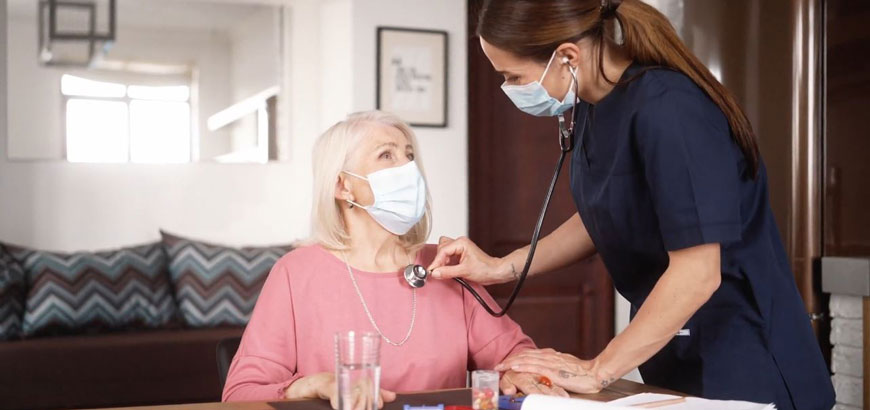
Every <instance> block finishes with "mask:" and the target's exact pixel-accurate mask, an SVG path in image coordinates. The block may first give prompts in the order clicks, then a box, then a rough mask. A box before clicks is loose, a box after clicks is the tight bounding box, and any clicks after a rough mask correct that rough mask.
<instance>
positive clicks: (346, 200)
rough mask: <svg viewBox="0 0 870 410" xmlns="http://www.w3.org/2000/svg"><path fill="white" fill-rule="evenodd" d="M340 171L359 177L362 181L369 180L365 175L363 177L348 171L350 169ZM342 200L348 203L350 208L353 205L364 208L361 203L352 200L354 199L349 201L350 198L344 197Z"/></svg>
mask: <svg viewBox="0 0 870 410" xmlns="http://www.w3.org/2000/svg"><path fill="white" fill-rule="evenodd" d="M341 172H343V173H345V174H348V175H350V176H352V177H357V178H359V179H361V180H363V181H366V182H368V180H369V179H368V178H366V177H364V176H362V175H359V174H354V173H353V172H350V171H341ZM344 201H345V202H347V203H349V204H350V209H353V207H354V206H356V207H359V208H362V209H366V207H364V206H362V205H360V204H358V203H356V202H354V201H351V200H350V199H345V200H344Z"/></svg>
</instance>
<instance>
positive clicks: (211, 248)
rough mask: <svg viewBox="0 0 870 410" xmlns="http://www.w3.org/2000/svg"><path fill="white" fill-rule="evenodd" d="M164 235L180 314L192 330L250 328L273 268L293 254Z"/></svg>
mask: <svg viewBox="0 0 870 410" xmlns="http://www.w3.org/2000/svg"><path fill="white" fill-rule="evenodd" d="M161 235H162V236H163V244H164V247H165V249H166V254H167V255H168V256H169V274H170V277H171V278H172V283H173V287H174V289H175V299H176V300H177V302H178V309H179V312H180V313H181V317H182V320H183V321H184V323H185V324H186V325H188V326H192V327H211V326H220V325H237V326H238V325H245V324H247V323H248V320H249V319H250V318H251V312H252V311H253V310H254V304H255V303H256V302H257V296H258V295H259V294H260V289H261V288H262V287H263V282H265V280H266V276H267V275H268V274H269V271H270V270H271V269H272V265H274V264H275V262H277V261H278V259H279V258H280V257H281V256H283V255H284V254H285V253H287V252H290V251H291V250H292V249H293V248H292V246H290V245H285V246H268V247H247V248H233V247H228V246H221V245H215V244H210V243H205V242H200V241H195V240H191V239H186V238H182V237H179V236H175V235H172V234H169V233H166V232H163V231H161Z"/></svg>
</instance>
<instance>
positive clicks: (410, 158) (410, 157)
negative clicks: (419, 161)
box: [408, 153, 414, 161]
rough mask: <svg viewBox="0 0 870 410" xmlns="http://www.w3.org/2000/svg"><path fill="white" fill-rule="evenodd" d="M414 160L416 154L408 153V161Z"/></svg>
mask: <svg viewBox="0 0 870 410" xmlns="http://www.w3.org/2000/svg"><path fill="white" fill-rule="evenodd" d="M413 160H414V154H413V153H411V154H408V161H413Z"/></svg>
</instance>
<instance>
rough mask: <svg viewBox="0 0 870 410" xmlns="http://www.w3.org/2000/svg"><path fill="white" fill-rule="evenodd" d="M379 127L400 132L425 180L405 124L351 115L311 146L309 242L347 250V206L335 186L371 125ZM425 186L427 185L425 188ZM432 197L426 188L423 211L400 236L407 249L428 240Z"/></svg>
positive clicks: (379, 115) (370, 114)
mask: <svg viewBox="0 0 870 410" xmlns="http://www.w3.org/2000/svg"><path fill="white" fill-rule="evenodd" d="M373 124H380V125H385V126H389V127H393V128H395V129H397V130H399V131H401V132H402V134H404V135H405V137H406V138H407V139H408V142H409V143H410V144H411V146H412V147H413V149H414V161H415V162H416V163H417V167H418V168H419V169H420V173H421V174H422V175H423V180H424V181H425V180H426V173H425V172H424V171H423V163H422V160H421V158H420V149H419V145H418V144H417V137H416V136H415V135H414V131H413V130H411V127H409V126H408V124H405V123H404V122H403V121H402V120H400V119H399V118H398V117H396V116H395V115H393V114H390V113H386V112H383V111H365V112H359V113H354V114H351V115H349V116H348V117H347V119H345V120H344V121H341V122H339V123H337V124H335V125H333V126H332V127H330V128H329V129H328V130H326V132H324V133H323V135H321V136H320V137H319V138H318V139H317V142H316V143H315V145H314V158H313V162H314V186H313V188H314V195H313V203H312V205H311V238H309V240H308V241H306V242H309V243H318V244H320V245H322V246H323V247H325V248H327V249H333V250H345V249H348V248H349V247H350V235H349V234H348V231H347V224H346V223H345V221H344V217H343V214H342V212H341V207H342V206H344V205H345V204H346V202H345V201H341V200H339V199H337V198H336V197H335V187H336V184H337V182H338V176H339V174H341V171H345V170H347V169H348V167H349V166H351V165H353V164H349V161H350V159H351V158H352V157H353V155H352V154H353V152H354V151H355V150H356V149H357V147H358V146H359V142H360V141H361V140H362V139H363V138H364V137H365V136H366V135H367V134H368V133H369V132H370V131H371V125H373ZM428 185H429V184H428V183H427V184H426V186H427V187H428ZM430 204H431V198H430V196H429V192H428V189H427V192H426V212H425V214H424V215H423V218H422V219H420V222H418V223H417V224H416V225H414V227H413V228H411V230H410V231H408V233H406V234H405V235H402V236H400V237H399V240H400V242H401V243H402V245H403V246H404V247H406V248H407V249H410V250H417V249H419V248H421V247H422V246H423V245H424V244H425V243H426V240H427V239H428V238H429V232H430V229H431V225H432V212H431V205H430Z"/></svg>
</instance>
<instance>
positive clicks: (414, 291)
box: [341, 252, 417, 346]
mask: <svg viewBox="0 0 870 410" xmlns="http://www.w3.org/2000/svg"><path fill="white" fill-rule="evenodd" d="M341 257H342V258H343V259H344V265H345V266H347V274H348V275H350V281H351V282H352V283H353V288H354V289H355V290H356V294H357V295H358V296H359V301H360V302H361V303H362V307H363V310H364V311H365V312H366V316H368V317H369V322H371V324H372V326H373V327H374V328H375V330H376V331H377V332H378V334H379V335H381V337H382V338H384V341H386V342H387V343H389V344H391V345H393V346H401V345H403V344H405V342H407V341H408V339H409V338H410V337H411V332H412V331H414V321H415V320H416V319H417V289H416V288H415V289H412V290H411V301H412V302H411V326H410V327H409V328H408V334H406V335H405V338H404V339H402V341H401V342H398V343H396V342H394V341H392V340H390V338H388V337H387V335H385V334H384V332H382V331H381V328H380V327H378V324H377V323H375V318H374V317H372V312H370V311H369V307H368V305H366V300H365V298H363V294H362V292H361V291H360V290H359V285H358V284H357V283H356V278H354V276H353V270H352V269H351V268H350V263H348V262H347V255H345V253H344V252H342V253H341Z"/></svg>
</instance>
